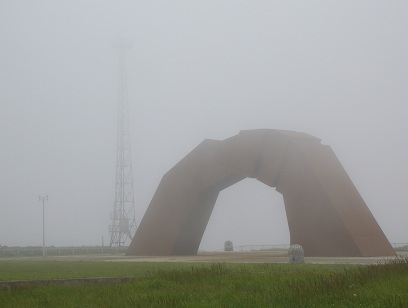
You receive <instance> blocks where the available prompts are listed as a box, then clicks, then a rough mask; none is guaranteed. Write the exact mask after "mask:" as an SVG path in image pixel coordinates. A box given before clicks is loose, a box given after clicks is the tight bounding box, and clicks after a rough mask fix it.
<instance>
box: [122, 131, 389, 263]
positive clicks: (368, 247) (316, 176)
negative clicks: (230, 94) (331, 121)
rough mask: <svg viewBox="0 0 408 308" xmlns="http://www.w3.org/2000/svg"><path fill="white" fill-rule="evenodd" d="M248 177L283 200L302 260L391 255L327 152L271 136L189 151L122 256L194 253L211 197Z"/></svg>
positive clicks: (314, 142)
mask: <svg viewBox="0 0 408 308" xmlns="http://www.w3.org/2000/svg"><path fill="white" fill-rule="evenodd" d="M247 177H250V178H256V179H257V180H259V181H261V182H263V183H265V184H266V185H268V186H271V187H276V190H277V191H278V192H280V193H281V194H282V195H283V200H284V203H285V210H286V215H287V219H288V225H289V232H290V242H291V244H300V245H302V246H303V249H304V252H305V255H306V256H389V255H395V251H394V250H393V248H392V246H391V245H390V243H389V242H388V240H387V238H386V237H385V235H384V233H383V231H382V230H381V228H380V227H379V225H378V223H377V222H376V220H375V218H374V217H373V215H372V214H371V212H370V210H369V209H368V207H367V205H366V204H365V202H364V200H363V199H362V198H361V196H360V194H359V193H358V191H357V189H356V188H355V186H354V185H353V183H352V182H351V180H350V178H349V177H348V175H347V173H346V172H345V170H344V168H343V167H342V165H341V164H340V162H339V160H338V159H337V157H336V155H335V154H334V152H333V151H332V149H331V148H330V147H329V146H327V145H322V144H321V143H320V139H318V138H316V137H313V136H311V135H308V134H305V133H299V132H293V131H285V130H273V129H261V130H248V131H241V132H240V133H239V134H238V135H236V136H233V137H231V138H228V139H225V140H222V141H219V140H204V141H203V142H202V143H201V144H199V145H198V146H197V147H196V148H195V149H193V150H192V151H191V152H190V153H189V154H188V155H187V156H186V157H184V158H183V159H182V160H181V161H180V162H179V163H178V164H176V165H175V166H174V167H173V168H172V169H170V170H169V171H168V172H167V173H166V174H165V175H164V176H163V178H162V180H161V182H160V184H159V186H158V188H157V190H156V193H155V194H154V196H153V199H152V201H151V203H150V205H149V207H148V209H147V211H146V213H145V215H144V217H143V220H142V222H141V223H140V226H139V228H138V230H137V232H136V234H135V236H134V238H133V240H132V242H131V244H130V246H129V249H128V251H127V254H128V255H145V256H149V255H150V256H156V255H194V254H197V251H198V247H199V245H200V242H201V238H202V236H203V234H204V231H205V228H206V226H207V223H208V220H209V218H210V215H211V212H212V210H213V208H214V205H215V202H216V200H217V197H218V194H219V193H220V191H221V190H223V189H225V188H227V187H229V186H231V185H233V184H235V183H237V182H239V181H241V180H242V179H244V178H247Z"/></svg>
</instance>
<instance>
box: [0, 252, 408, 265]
mask: <svg viewBox="0 0 408 308" xmlns="http://www.w3.org/2000/svg"><path fill="white" fill-rule="evenodd" d="M400 256H402V257H408V253H401V254H400ZM394 258H395V257H370V258H365V257H363V258H355V257H305V262H306V263H309V264H375V263H379V262H384V261H386V260H392V259H394ZM13 259H15V260H21V261H22V260H24V259H30V260H39V261H41V260H44V259H43V258H42V257H27V258H25V257H20V258H13ZM2 260H10V259H9V258H1V259H0V262H1V261H2ZM45 260H59V261H104V262H195V263H197V262H226V263H288V262H289V258H288V255H287V252H286V251H262V252H260V251H257V252H200V253H199V254H198V255H196V256H159V257H134V256H124V255H113V256H112V255H89V256H56V257H46V258H45Z"/></svg>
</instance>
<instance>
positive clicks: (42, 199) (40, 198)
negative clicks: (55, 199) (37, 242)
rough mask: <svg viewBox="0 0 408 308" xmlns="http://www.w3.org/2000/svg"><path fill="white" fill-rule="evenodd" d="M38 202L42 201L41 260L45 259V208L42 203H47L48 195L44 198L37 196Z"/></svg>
mask: <svg viewBox="0 0 408 308" xmlns="http://www.w3.org/2000/svg"><path fill="white" fill-rule="evenodd" d="M38 200H39V201H42V210H43V258H45V210H44V208H45V206H44V203H45V201H48V195H46V196H39V197H38Z"/></svg>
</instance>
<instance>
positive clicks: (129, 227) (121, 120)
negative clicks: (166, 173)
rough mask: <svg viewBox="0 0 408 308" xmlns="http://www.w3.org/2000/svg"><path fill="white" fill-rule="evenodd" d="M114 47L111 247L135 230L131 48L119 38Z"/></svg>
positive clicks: (127, 238)
mask: <svg viewBox="0 0 408 308" xmlns="http://www.w3.org/2000/svg"><path fill="white" fill-rule="evenodd" d="M113 47H114V48H115V49H116V50H117V52H118V56H119V57H118V59H119V83H118V120H117V121H118V123H117V125H118V127H117V145H116V149H117V152H116V181H115V201H114V203H113V212H111V217H110V218H111V225H110V226H109V234H110V246H111V247H118V246H124V245H125V244H126V242H128V241H131V240H132V238H133V235H134V234H135V232H136V220H135V202H134V192H133V171H132V151H131V142H130V127H129V103H128V101H127V87H126V66H125V54H126V51H128V50H129V49H130V48H131V47H132V43H131V42H129V41H128V40H125V39H121V38H118V39H116V40H114V42H113Z"/></svg>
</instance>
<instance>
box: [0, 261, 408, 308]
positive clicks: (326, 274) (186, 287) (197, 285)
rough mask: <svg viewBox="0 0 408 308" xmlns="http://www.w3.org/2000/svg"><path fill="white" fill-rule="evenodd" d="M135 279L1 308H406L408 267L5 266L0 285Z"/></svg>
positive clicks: (1, 264)
mask: <svg viewBox="0 0 408 308" xmlns="http://www.w3.org/2000/svg"><path fill="white" fill-rule="evenodd" d="M86 277H132V279H131V280H130V281H128V282H125V283H104V284H79V285H78V284H77V285H48V286H25V287H6V288H2V289H0V306H1V307H183V306H185V307H329V306H333V305H334V306H341V307H354V306H358V307H360V306H362V307H387V306H388V307H407V306H408V259H395V260H394V261H391V262H388V263H387V264H381V265H365V266H361V265H360V266H357V265H310V264H305V265H290V264H270V263H268V264H225V263H212V264H211V263H207V264H202V263H201V264H199V263H194V264H192V263H133V262H99V261H94V262H90V261H72V262H63V261H47V260H37V261H28V260H18V261H7V260H1V261H0V280H2V281H6V280H20V279H24V280H25V279H28V280H34V279H62V278H86Z"/></svg>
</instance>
